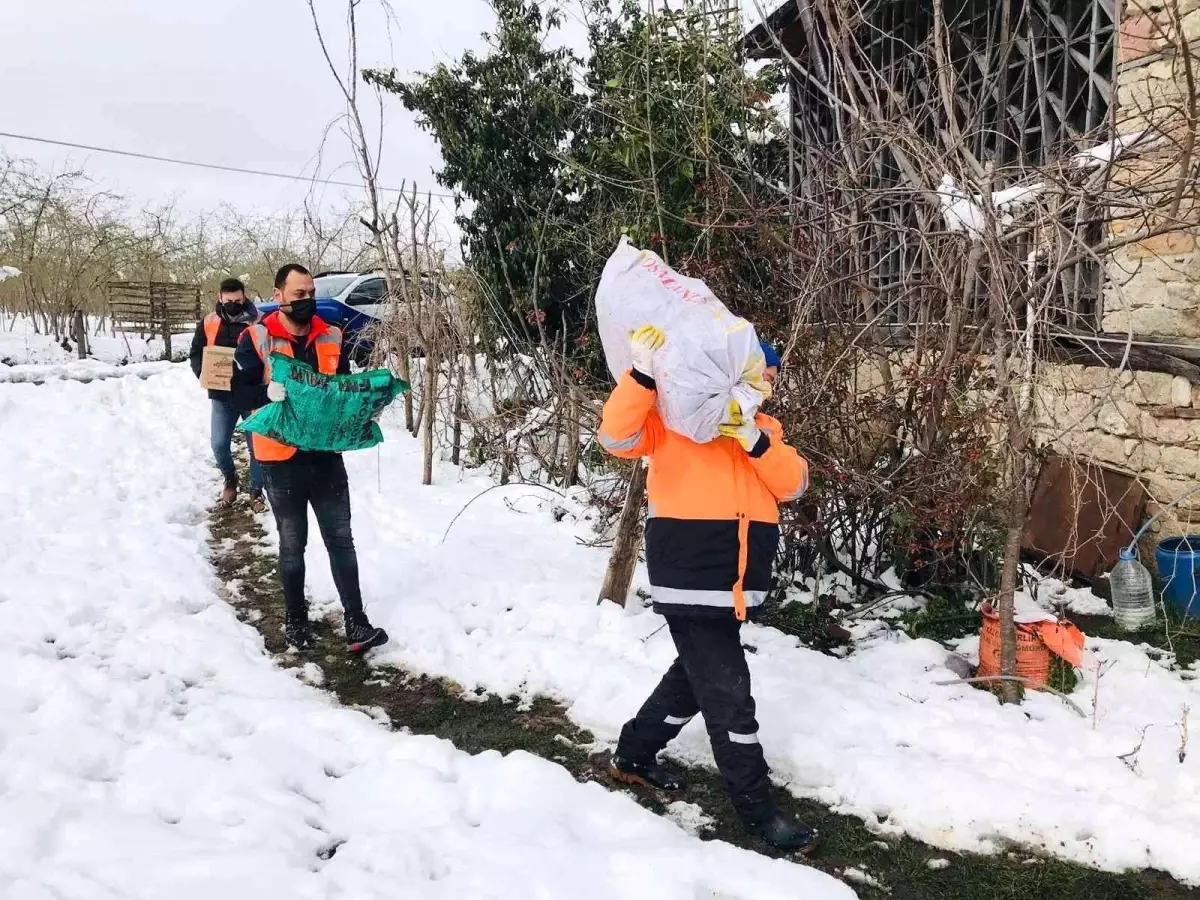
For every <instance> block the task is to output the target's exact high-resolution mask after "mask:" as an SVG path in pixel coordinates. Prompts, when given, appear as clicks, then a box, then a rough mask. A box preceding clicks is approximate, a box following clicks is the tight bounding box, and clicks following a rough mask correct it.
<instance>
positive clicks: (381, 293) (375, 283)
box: [346, 278, 387, 306]
mask: <svg viewBox="0 0 1200 900" xmlns="http://www.w3.org/2000/svg"><path fill="white" fill-rule="evenodd" d="M385 296H387V282H386V281H385V280H384V279H382V278H370V279H368V280H366V281H364V282H363V283H362V284H360V285H359V286H358V287H356V288H355V289H354V290H353V291H351V292H350V296H349V297H347V298H346V305H348V306H364V305H366V304H368V303H378V302H379V301H380V300H382V299H383V298H384V297H385Z"/></svg>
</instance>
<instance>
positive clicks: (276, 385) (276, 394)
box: [267, 381, 287, 403]
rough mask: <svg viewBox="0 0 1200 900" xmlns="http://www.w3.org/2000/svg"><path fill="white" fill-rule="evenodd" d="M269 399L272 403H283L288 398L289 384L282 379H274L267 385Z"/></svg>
mask: <svg viewBox="0 0 1200 900" xmlns="http://www.w3.org/2000/svg"><path fill="white" fill-rule="evenodd" d="M267 399H268V400H270V401H271V402H272V403H282V402H283V401H284V400H286V399H287V386H286V385H285V384H284V383H283V382H282V381H272V382H270V383H269V384H268V385H267Z"/></svg>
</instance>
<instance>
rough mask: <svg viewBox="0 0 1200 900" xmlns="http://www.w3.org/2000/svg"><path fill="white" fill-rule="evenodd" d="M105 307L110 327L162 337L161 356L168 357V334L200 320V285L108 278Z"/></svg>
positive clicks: (169, 352)
mask: <svg viewBox="0 0 1200 900" xmlns="http://www.w3.org/2000/svg"><path fill="white" fill-rule="evenodd" d="M107 293H108V309H109V313H110V315H111V316H112V322H113V327H114V328H116V329H117V330H119V331H126V332H138V333H139V334H141V336H142V337H144V338H145V337H150V336H152V335H155V336H158V337H161V338H162V341H163V358H164V359H170V358H171V335H172V334H173V333H174V332H176V331H182V330H188V329H191V328H192V327H194V326H195V324H196V323H197V322H199V321H200V316H201V312H200V285H198V284H175V283H173V282H167V281H110V282H109V283H108V285H107Z"/></svg>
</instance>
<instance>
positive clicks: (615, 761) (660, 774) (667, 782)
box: [609, 756, 687, 793]
mask: <svg viewBox="0 0 1200 900" xmlns="http://www.w3.org/2000/svg"><path fill="white" fill-rule="evenodd" d="M609 774H610V775H612V777H613V778H615V779H616V780H617V781H623V782H624V783H625V784H637V785H641V786H642V787H648V788H654V789H655V790H656V791H668V792H670V793H675V792H676V791H682V790H683V789H684V788H685V787H687V784H686V782H684V780H683V778H682V776H680V775H677V774H676V773H674V772H672V771H671V770H670V769H668V768H666V767H665V766H663V765H660V764H659V762H658V760H651V762H650V763H649V764H645V765H643V764H640V763H633V762H630V761H629V760H627V759H622V758H621V757H619V756H614V757H613V758H612V764H611V765H610V766H609Z"/></svg>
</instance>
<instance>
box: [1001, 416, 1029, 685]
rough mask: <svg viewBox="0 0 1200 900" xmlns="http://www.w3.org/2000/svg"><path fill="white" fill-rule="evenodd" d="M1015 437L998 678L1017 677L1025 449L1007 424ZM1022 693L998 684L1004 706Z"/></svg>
mask: <svg viewBox="0 0 1200 900" xmlns="http://www.w3.org/2000/svg"><path fill="white" fill-rule="evenodd" d="M1010 428H1011V429H1012V430H1013V432H1014V434H1015V436H1014V437H1013V438H1012V439H1011V441H1010V446H1009V453H1010V455H1011V458H1010V461H1009V468H1010V472H1011V477H1012V480H1011V489H1012V492H1013V493H1012V499H1011V500H1010V501H1009V506H1008V533H1007V534H1006V536H1005V539H1004V566H1003V568H1002V569H1001V572H1000V600H999V605H998V608H997V610H996V612H997V614H998V615H999V617H1000V674H1001V675H1008V676H1010V677H1011V676H1015V675H1016V674H1017V623H1016V610H1015V604H1014V595H1015V594H1016V591H1017V574H1018V572H1019V569H1020V565H1021V537H1022V535H1023V533H1024V530H1025V516H1026V515H1027V514H1028V512H1029V499H1028V493H1027V492H1026V490H1025V469H1026V466H1027V459H1026V456H1025V448H1024V447H1023V446H1018V445H1019V444H1020V443H1022V441H1021V429H1020V428H1019V426H1017V425H1013V424H1010ZM1023 693H1024V689H1023V687H1022V685H1021V683H1020V682H1018V681H1004V682H1001V686H1000V696H1001V698H1002V699H1003V700H1004V702H1005V703H1020V702H1021V697H1022V695H1023Z"/></svg>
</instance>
